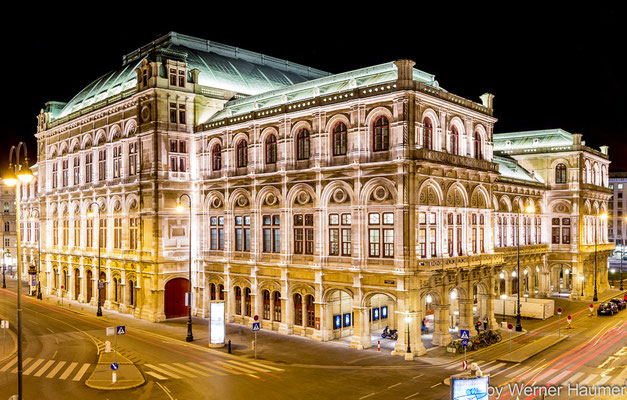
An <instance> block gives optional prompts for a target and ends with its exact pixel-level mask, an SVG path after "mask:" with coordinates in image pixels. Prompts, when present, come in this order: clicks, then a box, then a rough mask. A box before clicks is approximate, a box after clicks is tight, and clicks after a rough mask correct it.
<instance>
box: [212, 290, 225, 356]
mask: <svg viewBox="0 0 627 400" xmlns="http://www.w3.org/2000/svg"><path fill="white" fill-rule="evenodd" d="M209 312H210V316H209V345H211V346H217V345H224V302H223V301H212V302H211V303H209Z"/></svg>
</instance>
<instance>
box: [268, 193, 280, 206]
mask: <svg viewBox="0 0 627 400" xmlns="http://www.w3.org/2000/svg"><path fill="white" fill-rule="evenodd" d="M278 201H279V199H278V198H277V197H276V196H275V195H274V193H268V195H267V196H266V198H265V202H266V205H268V206H273V205H275V204H276V203H277V202H278Z"/></svg>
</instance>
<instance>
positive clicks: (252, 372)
mask: <svg viewBox="0 0 627 400" xmlns="http://www.w3.org/2000/svg"><path fill="white" fill-rule="evenodd" d="M222 365H224V366H228V367H229V368H233V369H237V370H239V371H242V372H245V373H247V374H256V373H257V371H253V370H250V369H246V368H244V367H239V366H237V365H231V364H227V363H224V362H223V363H222Z"/></svg>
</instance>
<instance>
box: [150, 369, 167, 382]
mask: <svg viewBox="0 0 627 400" xmlns="http://www.w3.org/2000/svg"><path fill="white" fill-rule="evenodd" d="M146 375H150V376H152V377H154V378H157V379H159V380H161V381H165V380H167V379H168V378H166V377H165V376H163V375H159V374H158V373H156V372H153V371H146Z"/></svg>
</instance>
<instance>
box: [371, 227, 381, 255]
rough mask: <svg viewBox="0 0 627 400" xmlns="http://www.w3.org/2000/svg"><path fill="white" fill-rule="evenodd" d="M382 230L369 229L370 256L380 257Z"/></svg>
mask: <svg viewBox="0 0 627 400" xmlns="http://www.w3.org/2000/svg"><path fill="white" fill-rule="evenodd" d="M379 235H380V231H379V229H369V240H370V257H380V256H381V251H380V246H381V242H380V237H379Z"/></svg>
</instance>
